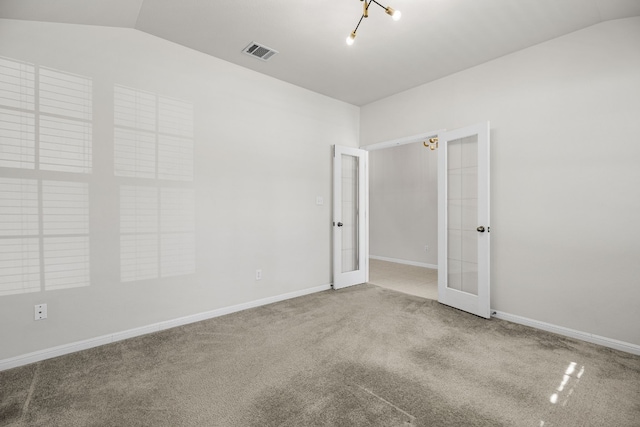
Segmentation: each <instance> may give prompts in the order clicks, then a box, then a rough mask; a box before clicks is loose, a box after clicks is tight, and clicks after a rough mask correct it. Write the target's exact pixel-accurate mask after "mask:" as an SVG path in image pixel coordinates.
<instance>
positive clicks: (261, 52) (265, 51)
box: [242, 42, 278, 61]
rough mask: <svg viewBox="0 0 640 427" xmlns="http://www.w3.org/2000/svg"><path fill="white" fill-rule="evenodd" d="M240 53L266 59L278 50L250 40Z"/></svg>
mask: <svg viewBox="0 0 640 427" xmlns="http://www.w3.org/2000/svg"><path fill="white" fill-rule="evenodd" d="M242 53H246V54H247V55H249V56H253V57H254V58H258V59H261V60H263V61H267V60H268V59H269V58H271V57H272V56H273V55H275V54H276V53H278V51H277V50H274V49H271V48H270V47H266V46H264V45H261V44H258V43H256V42H251V43H249V45H248V46H247V47H245V48H244V49H243V50H242Z"/></svg>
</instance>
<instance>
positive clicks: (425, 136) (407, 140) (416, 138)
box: [360, 121, 491, 318]
mask: <svg viewBox="0 0 640 427" xmlns="http://www.w3.org/2000/svg"><path fill="white" fill-rule="evenodd" d="M481 125H486V126H487V127H488V130H487V132H488V133H490V124H489V121H485V122H482V123H481V124H477V125H472V126H465V127H463V128H460V129H467V128H470V127H473V126H481ZM456 130H458V129H452V130H451V131H449V132H454V131H456ZM445 132H447V130H446V129H438V130H434V131H431V132H424V133H420V134H417V135H411V136H407V137H402V138H398V139H393V140H389V141H383V142H379V143H376V144H369V145H365V146H362V147H360V148H361V149H363V150H367V151H375V150H381V149H385V148H392V147H397V146H400V145H405V144H413V143H417V142H423V141H427V140H429V139H430V138H438V137H439V135H441V134H443V133H445ZM489 137H490V136H489ZM486 162H487V163H486V164H487V168H490V163H489V158H487V159H486ZM439 173H440V165H439V162H438V174H439ZM489 173H490V171H489ZM367 181H368V178H367ZM489 192H490V189H489V188H487V198H489V194H490V193H489ZM367 196H368V194H367ZM440 203H441V201H440V195H438V205H440ZM488 203H489V204H490V203H491V200H490V199H489V200H488ZM438 211H439V212H440V206H438ZM438 216H440V215H438ZM487 224H489V222H487ZM488 227H489V225H488ZM366 233H367V240H368V238H369V228H368V223H367V231H366ZM438 234H440V224H438ZM487 234H488V233H487ZM438 240H440V236H438ZM486 256H487V257H489V258H488V259H490V256H491V255H490V250H489V251H487V255H486ZM441 263H442V260H441V259H440V256H438V272H439V273H440V268H439V267H440V265H441ZM489 268H490V266H489ZM367 276H368V271H367ZM438 301H440V284H438ZM490 311H491V310H490V309H489V315H487V316H483V317H487V318H488V317H490Z"/></svg>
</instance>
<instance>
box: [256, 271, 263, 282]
mask: <svg viewBox="0 0 640 427" xmlns="http://www.w3.org/2000/svg"><path fill="white" fill-rule="evenodd" d="M256 280H262V270H256Z"/></svg>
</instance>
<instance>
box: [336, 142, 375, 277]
mask: <svg viewBox="0 0 640 427" xmlns="http://www.w3.org/2000/svg"><path fill="white" fill-rule="evenodd" d="M368 154H369V153H368V152H367V151H365V150H359V149H356V148H350V147H341V146H338V145H336V146H334V152H333V288H334V289H340V288H344V287H347V286H352V285H357V284H360V283H364V282H366V281H367V280H368V279H369V277H368V276H369V253H368V252H369V250H368V246H367V237H368V236H367V231H368V224H367V216H366V213H367V200H368V191H369V189H368V180H367V179H368V174H367V159H368Z"/></svg>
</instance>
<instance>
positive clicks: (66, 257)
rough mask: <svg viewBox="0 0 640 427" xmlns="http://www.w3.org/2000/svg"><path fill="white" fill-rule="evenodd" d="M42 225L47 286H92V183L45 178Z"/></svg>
mask: <svg viewBox="0 0 640 427" xmlns="http://www.w3.org/2000/svg"><path fill="white" fill-rule="evenodd" d="M42 227H43V231H42V232H43V235H44V251H43V253H44V282H45V289H46V290H53V289H65V288H73V287H79V286H88V285H89V283H90V277H89V273H90V268H89V255H90V254H89V250H90V249H89V186H88V184H87V183H82V182H68V181H43V182H42Z"/></svg>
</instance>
